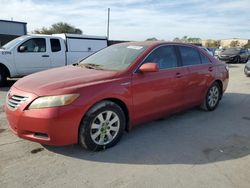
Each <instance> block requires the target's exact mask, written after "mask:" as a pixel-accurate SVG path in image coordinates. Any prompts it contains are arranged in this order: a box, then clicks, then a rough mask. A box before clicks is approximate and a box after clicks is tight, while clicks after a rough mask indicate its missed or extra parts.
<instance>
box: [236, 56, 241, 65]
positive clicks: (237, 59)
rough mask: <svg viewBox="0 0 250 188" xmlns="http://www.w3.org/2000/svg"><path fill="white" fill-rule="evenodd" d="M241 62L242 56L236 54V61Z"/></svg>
mask: <svg viewBox="0 0 250 188" xmlns="http://www.w3.org/2000/svg"><path fill="white" fill-rule="evenodd" d="M240 62H241V59H240V56H236V58H235V63H237V64H239V63H240Z"/></svg>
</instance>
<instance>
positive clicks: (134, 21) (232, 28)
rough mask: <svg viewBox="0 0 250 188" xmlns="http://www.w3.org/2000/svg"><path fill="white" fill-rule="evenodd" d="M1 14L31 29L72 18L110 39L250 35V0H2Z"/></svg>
mask: <svg viewBox="0 0 250 188" xmlns="http://www.w3.org/2000/svg"><path fill="white" fill-rule="evenodd" d="M0 3H1V5H0V6H1V11H0V19H7V20H10V19H11V18H13V20H15V21H23V22H27V23H28V25H27V27H28V31H29V32H30V31H32V30H34V29H37V28H41V27H43V26H45V27H48V26H50V25H51V24H53V23H56V22H60V21H63V22H68V23H70V24H72V25H74V26H76V27H78V28H80V29H81V30H82V31H83V32H84V34H89V35H106V30H107V29H106V25H107V8H108V7H109V8H111V15H110V16H111V17H110V18H111V21H110V38H111V39H119V40H145V39H147V38H150V37H156V38H158V39H164V40H172V39H173V38H174V37H183V36H184V35H187V36H189V37H200V38H203V39H208V38H212V39H225V38H232V37H236V38H250V0H205V1H204V0H185V1H181V0H179V1H178V0H81V1H80V0H0Z"/></svg>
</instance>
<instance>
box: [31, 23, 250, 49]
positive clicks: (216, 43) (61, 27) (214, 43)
mask: <svg viewBox="0 0 250 188" xmlns="http://www.w3.org/2000/svg"><path fill="white" fill-rule="evenodd" d="M32 33H35V34H48V35H51V34H55V33H71V34H82V33H83V32H82V30H81V29H79V28H76V27H75V26H73V25H71V24H69V23H66V22H58V23H55V24H52V25H51V26H50V27H48V28H46V27H42V28H41V29H36V30H34V31H33V32H32ZM146 41H158V39H157V38H155V37H152V38H148V39H146ZM173 41H174V42H183V43H192V44H202V40H201V38H197V37H188V36H183V37H182V38H179V37H175V38H174V39H173ZM205 46H206V47H208V48H219V47H220V46H221V40H207V41H206V43H205ZM238 46H240V42H239V41H238V40H233V41H231V43H230V47H238ZM245 47H246V48H250V43H248V44H246V45H245Z"/></svg>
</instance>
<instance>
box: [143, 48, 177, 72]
mask: <svg viewBox="0 0 250 188" xmlns="http://www.w3.org/2000/svg"><path fill="white" fill-rule="evenodd" d="M147 62H154V63H157V64H158V66H159V68H160V69H167V68H173V67H177V58H176V54H175V49H174V47H173V46H162V47H159V48H157V49H156V50H154V51H153V52H152V53H151V54H150V55H149V56H148V57H147V58H146V59H145V61H144V63H147Z"/></svg>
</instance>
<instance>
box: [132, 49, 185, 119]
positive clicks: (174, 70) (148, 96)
mask: <svg viewBox="0 0 250 188" xmlns="http://www.w3.org/2000/svg"><path fill="white" fill-rule="evenodd" d="M148 62H154V63H157V64H158V66H159V69H160V70H159V72H152V73H140V72H138V71H137V72H136V73H135V74H134V75H133V77H132V92H133V105H134V114H135V121H136V122H143V121H146V120H148V119H154V118H156V117H162V116H163V115H164V114H166V113H171V112H175V111H178V109H179V108H180V107H181V106H182V103H183V102H182V99H183V87H185V81H186V80H185V77H186V75H187V68H185V67H178V66H179V61H178V57H177V55H176V48H175V47H174V46H172V45H165V46H161V47H158V48H156V49H155V50H153V51H152V52H151V53H150V54H149V55H148V57H147V58H146V59H145V60H144V61H143V63H148ZM143 63H142V64H143Z"/></svg>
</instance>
